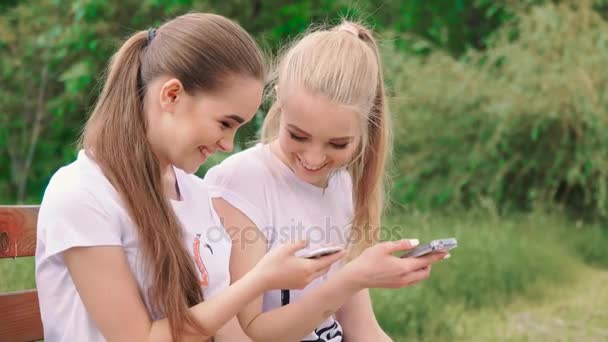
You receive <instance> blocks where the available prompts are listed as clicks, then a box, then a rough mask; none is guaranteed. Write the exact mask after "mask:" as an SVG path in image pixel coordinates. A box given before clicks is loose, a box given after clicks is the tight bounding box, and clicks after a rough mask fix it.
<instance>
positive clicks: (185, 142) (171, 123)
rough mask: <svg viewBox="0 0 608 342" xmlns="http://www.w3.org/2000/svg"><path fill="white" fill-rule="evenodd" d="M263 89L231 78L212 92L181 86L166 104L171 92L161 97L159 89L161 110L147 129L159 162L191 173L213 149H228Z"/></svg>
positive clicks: (253, 82)
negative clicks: (194, 90)
mask: <svg viewBox="0 0 608 342" xmlns="http://www.w3.org/2000/svg"><path fill="white" fill-rule="evenodd" d="M263 88H264V85H263V83H262V82H261V81H258V80H255V79H252V78H246V77H233V78H231V79H230V80H229V81H227V82H226V84H225V86H224V87H223V88H222V89H221V90H218V91H216V92H200V93H196V94H187V93H185V92H184V91H183V89H182V90H181V91H178V93H177V95H176V96H177V100H174V103H170V105H167V101H169V102H170V101H171V100H172V99H171V98H172V95H171V92H165V93H166V94H168V96H165V99H164V100H163V99H162V98H163V95H162V93H163V91H161V107H162V109H163V110H161V114H160V115H158V119H157V120H156V122H154V124H151V125H150V129H149V132H148V136H149V139H150V143H151V144H153V145H156V146H155V148H154V150H155V151H159V152H158V153H157V154H159V155H160V157H159V159H161V164H172V165H175V166H176V167H178V168H180V169H182V170H184V171H186V172H188V173H194V172H196V171H197V170H198V169H199V167H200V166H201V165H202V164H203V163H204V162H205V161H206V160H207V158H208V157H209V156H210V155H212V154H213V153H215V152H216V151H222V152H230V151H232V149H233V147H234V137H235V134H236V132H237V129H238V128H239V127H241V126H242V125H243V124H244V123H246V122H248V121H249V120H251V119H252V118H253V116H254V115H255V112H256V110H257V108H258V107H259V105H260V102H261V99H262V92H263ZM163 101H164V102H163ZM163 162H164V163H163Z"/></svg>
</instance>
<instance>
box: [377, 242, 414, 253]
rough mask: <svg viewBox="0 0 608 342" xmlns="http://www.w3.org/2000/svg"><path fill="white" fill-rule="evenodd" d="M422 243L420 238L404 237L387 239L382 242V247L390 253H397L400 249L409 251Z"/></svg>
mask: <svg viewBox="0 0 608 342" xmlns="http://www.w3.org/2000/svg"><path fill="white" fill-rule="evenodd" d="M419 244H420V241H419V240H418V239H403V240H397V241H386V242H383V243H381V244H380V245H381V246H382V247H381V248H384V249H385V251H387V252H388V253H395V252H399V251H407V250H408V249H412V248H414V247H416V246H418V245H419Z"/></svg>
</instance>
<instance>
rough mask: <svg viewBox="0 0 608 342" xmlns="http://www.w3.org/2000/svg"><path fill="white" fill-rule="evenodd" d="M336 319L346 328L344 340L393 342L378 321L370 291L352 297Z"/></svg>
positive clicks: (354, 341)
mask: <svg viewBox="0 0 608 342" xmlns="http://www.w3.org/2000/svg"><path fill="white" fill-rule="evenodd" d="M336 318H337V319H338V322H340V324H341V325H342V327H343V328H344V339H345V340H346V341H348V342H367V341H378V342H390V341H392V339H391V338H390V337H389V336H388V335H387V334H386V333H385V332H384V330H382V328H381V327H380V324H378V321H377V320H376V316H375V315H374V310H373V307H372V300H371V297H370V295H369V290H368V289H365V290H361V291H359V292H357V294H355V295H354V296H352V297H351V298H350V299H349V300H348V301H347V302H346V304H344V306H342V307H341V308H340V310H338V313H337V314H336Z"/></svg>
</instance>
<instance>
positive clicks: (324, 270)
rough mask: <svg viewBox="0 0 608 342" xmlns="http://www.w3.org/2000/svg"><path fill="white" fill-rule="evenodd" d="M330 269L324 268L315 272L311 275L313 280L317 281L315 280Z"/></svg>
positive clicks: (328, 267) (329, 267)
mask: <svg viewBox="0 0 608 342" xmlns="http://www.w3.org/2000/svg"><path fill="white" fill-rule="evenodd" d="M330 269H331V266H327V267H324V268H322V269H320V270H318V271H316V272H315V273H313V275H312V277H313V279H317V278H319V277H320V276H322V275H324V274H325V273H327V272H329V270H330Z"/></svg>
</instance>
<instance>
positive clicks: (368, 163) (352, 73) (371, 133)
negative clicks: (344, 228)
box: [262, 21, 391, 259]
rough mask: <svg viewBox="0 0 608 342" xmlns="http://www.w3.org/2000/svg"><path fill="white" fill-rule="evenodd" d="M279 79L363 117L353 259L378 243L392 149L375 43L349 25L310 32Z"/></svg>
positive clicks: (274, 115) (274, 112)
mask: <svg viewBox="0 0 608 342" xmlns="http://www.w3.org/2000/svg"><path fill="white" fill-rule="evenodd" d="M275 74H276V75H275V77H276V78H277V83H278V85H279V87H280V89H284V88H285V87H288V86H291V85H298V86H302V87H304V88H305V89H307V90H308V91H311V92H312V93H314V94H320V95H322V96H325V97H327V98H328V99H330V100H331V101H334V102H335V103H338V104H343V105H346V106H350V107H352V108H354V109H355V110H356V111H357V112H358V113H359V114H360V115H361V122H362V139H361V144H360V146H359V151H358V153H356V154H355V156H354V157H353V160H352V161H351V163H350V164H349V165H348V170H349V171H350V173H351V176H352V178H353V202H354V207H355V213H354V218H353V222H352V233H351V238H350V242H351V243H353V244H352V245H351V248H350V251H349V258H351V259H352V258H353V257H355V256H357V255H359V254H360V253H361V252H362V251H363V250H364V249H365V248H367V247H369V246H370V245H372V244H374V243H376V242H377V241H378V240H379V238H380V225H381V217H382V211H383V208H384V196H385V189H384V184H385V181H384V178H385V168H386V161H387V159H388V155H389V153H390V146H391V143H390V142H391V139H390V137H391V130H390V127H391V126H390V116H389V113H388V108H387V105H386V95H385V91H384V77H383V75H382V65H381V62H380V53H379V49H378V45H377V43H376V40H375V39H374V37H373V35H372V33H371V31H370V30H368V29H367V28H365V27H364V26H363V25H361V24H358V23H354V22H349V21H345V22H343V23H342V24H341V25H339V26H336V27H334V28H332V29H329V30H317V31H314V32H311V33H309V34H307V35H305V36H304V37H303V38H302V39H300V40H298V41H296V42H295V43H294V44H293V45H291V46H290V47H289V48H288V49H287V50H286V52H285V53H284V55H283V56H282V58H281V59H280V61H279V64H278V67H277V70H276V71H275ZM280 93H281V91H280V90H279V91H278V94H277V101H276V102H275V103H274V104H273V105H272V107H271V108H270V110H269V112H268V115H267V116H266V118H265V120H264V125H263V127H262V141H264V142H270V141H271V140H274V139H276V137H277V135H278V131H279V126H280V118H281V106H280V103H281V96H280Z"/></svg>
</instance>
